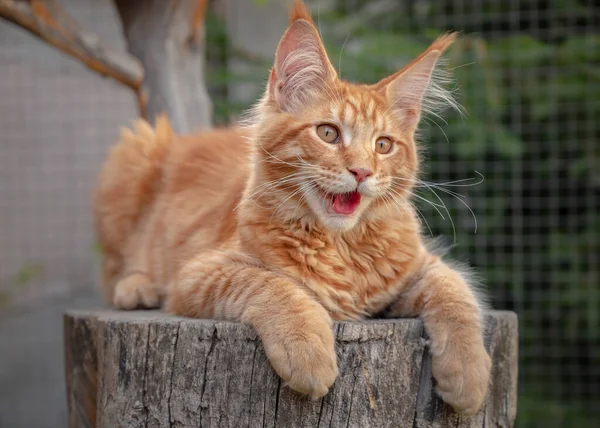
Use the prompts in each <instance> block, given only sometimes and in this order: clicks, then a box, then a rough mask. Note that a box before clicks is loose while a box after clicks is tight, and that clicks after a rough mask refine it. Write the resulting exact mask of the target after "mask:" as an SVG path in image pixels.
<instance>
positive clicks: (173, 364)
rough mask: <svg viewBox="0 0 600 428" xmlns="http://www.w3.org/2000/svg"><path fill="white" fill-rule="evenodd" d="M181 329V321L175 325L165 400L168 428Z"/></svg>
mask: <svg viewBox="0 0 600 428" xmlns="http://www.w3.org/2000/svg"><path fill="white" fill-rule="evenodd" d="M180 327H181V321H179V322H178V323H177V330H176V331H175V343H174V344H173V360H172V361H171V379H170V380H169V398H167V413H168V418H169V427H171V426H173V420H172V419H171V396H172V395H173V374H174V373H175V357H176V356H177V342H178V341H179V328H180Z"/></svg>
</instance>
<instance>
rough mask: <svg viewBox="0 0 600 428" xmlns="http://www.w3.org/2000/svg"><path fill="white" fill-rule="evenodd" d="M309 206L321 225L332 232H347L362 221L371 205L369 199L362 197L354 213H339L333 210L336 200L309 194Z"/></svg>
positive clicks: (307, 197)
mask: <svg viewBox="0 0 600 428" xmlns="http://www.w3.org/2000/svg"><path fill="white" fill-rule="evenodd" d="M306 199H307V202H308V205H309V206H310V208H311V210H312V211H313V213H314V214H315V216H316V217H317V219H318V220H319V222H320V223H322V224H323V226H324V227H325V228H327V229H329V230H332V231H342V232H343V231H346V230H350V229H352V228H353V227H354V226H356V224H357V223H358V221H359V220H360V218H361V216H362V214H363V212H364V210H365V209H366V208H367V206H368V205H369V204H370V202H371V201H370V199H371V198H369V197H365V196H362V197H361V198H359V200H360V201H359V203H358V204H357V206H356V208H355V209H354V210H352V212H348V213H339V212H336V210H335V209H334V208H333V201H334V199H333V198H332V197H331V196H329V197H324V196H322V195H320V194H314V193H313V194H309V195H307V196H306Z"/></svg>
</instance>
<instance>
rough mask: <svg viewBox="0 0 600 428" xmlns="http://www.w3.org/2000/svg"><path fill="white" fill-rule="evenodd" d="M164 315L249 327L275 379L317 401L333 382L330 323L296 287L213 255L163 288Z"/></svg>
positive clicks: (334, 364)
mask: <svg viewBox="0 0 600 428" xmlns="http://www.w3.org/2000/svg"><path fill="white" fill-rule="evenodd" d="M166 308H167V310H169V311H171V312H174V313H176V314H178V315H184V316H190V317H197V318H217V319H228V320H233V321H241V322H245V323H248V324H251V325H252V326H254V328H255V329H256V331H257V332H258V335H259V337H260V339H261V340H262V342H263V345H264V348H265V352H266V354H267V356H268V357H269V360H270V361H271V364H272V366H273V368H274V369H275V371H276V372H277V374H278V375H279V376H280V377H281V378H282V379H283V380H284V381H285V382H286V383H287V385H289V386H290V387H291V388H292V389H294V390H296V391H298V392H301V393H304V394H307V395H310V396H311V397H313V398H318V397H321V396H323V395H325V394H326V393H327V391H328V389H329V387H330V386H331V384H332V383H333V381H334V380H335V378H336V377H337V373H338V371H337V362H336V355H335V350H334V339H333V333H332V328H331V318H330V316H329V314H328V313H327V312H326V311H325V309H324V308H323V307H322V306H321V305H320V304H319V303H318V302H316V301H315V300H314V299H313V298H312V297H311V296H310V295H309V294H308V293H307V292H306V291H305V290H304V289H303V288H302V287H301V286H300V285H299V284H297V283H296V282H295V281H293V280H292V279H290V278H288V277H286V276H284V275H282V274H278V273H274V272H271V271H269V270H266V269H264V268H262V267H260V266H259V265H257V264H253V263H252V262H249V261H244V260H239V259H237V260H236V259H235V258H234V257H232V256H231V255H227V254H222V253H219V252H216V251H215V252H209V253H206V254H202V255H200V256H199V257H197V258H196V259H195V260H192V261H190V262H189V263H187V264H186V266H184V267H183V269H182V270H181V271H180V272H179V275H178V278H177V279H176V280H175V281H174V282H173V283H172V284H171V285H170V286H169V289H168V295H167V301H166Z"/></svg>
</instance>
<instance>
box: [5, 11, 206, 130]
mask: <svg viewBox="0 0 600 428" xmlns="http://www.w3.org/2000/svg"><path fill="white" fill-rule="evenodd" d="M115 4H116V6H117V10H118V12H119V15H120V17H121V22H122V24H123V32H124V35H125V37H126V39H127V42H128V46H129V50H130V52H131V53H132V54H133V56H132V55H128V54H127V53H125V52H118V51H114V50H112V49H109V48H108V47H106V46H104V45H103V44H102V43H101V41H100V40H99V38H98V37H97V36H95V35H94V34H91V33H89V32H86V31H84V30H83V29H82V28H80V27H79V25H78V24H77V22H76V21H75V20H73V19H72V18H71V17H70V16H69V14H68V11H67V10H65V9H63V8H62V7H61V5H60V2H59V1H57V0H0V18H4V19H6V20H7V21H9V22H11V23H13V24H15V25H17V26H19V27H21V28H24V29H25V30H27V31H29V32H30V33H32V34H34V35H35V36H37V37H39V38H40V39H42V40H43V41H45V42H46V43H48V44H50V45H52V46H54V47H55V48H57V49H59V50H61V51H63V52H65V53H66V54H68V55H70V56H71V57H73V58H74V59H76V60H78V61H80V62H81V63H83V64H84V65H85V66H87V67H88V68H90V69H91V70H93V71H95V72H97V73H100V74H101V75H103V76H107V77H111V78H113V79H115V80H117V81H118V82H120V83H122V84H124V85H126V86H128V87H129V88H131V89H132V90H133V91H134V92H135V93H136V96H137V98H138V103H139V109H140V114H141V116H142V117H145V118H146V119H148V120H150V121H151V122H152V121H154V118H155V117H156V115H157V114H160V113H167V115H168V116H169V119H170V120H171V123H172V126H173V128H174V129H175V130H176V131H177V132H180V133H189V132H192V131H195V130H197V129H200V128H206V127H210V126H211V122H212V104H211V101H210V98H209V96H208V93H207V90H206V87H205V84H204V55H205V38H204V15H205V12H206V7H207V4H208V0H177V1H175V0H171V1H167V0H143V1H142V0H115ZM136 57H137V59H136ZM138 60H139V61H138ZM140 63H141V64H140Z"/></svg>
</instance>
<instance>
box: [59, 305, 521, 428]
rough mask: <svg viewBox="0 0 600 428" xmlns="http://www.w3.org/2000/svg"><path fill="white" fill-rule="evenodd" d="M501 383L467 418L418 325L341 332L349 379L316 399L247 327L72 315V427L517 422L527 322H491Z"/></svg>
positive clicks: (491, 316) (343, 373) (348, 326)
mask: <svg viewBox="0 0 600 428" xmlns="http://www.w3.org/2000/svg"><path fill="white" fill-rule="evenodd" d="M485 322H486V327H485V337H486V341H485V342H486V346H487V349H488V352H489V353H490V356H491V357H492V361H493V374H492V385H491V387H490V391H489V394H488V397H487V400H486V403H485V406H484V407H483V408H482V409H481V411H480V412H479V413H478V414H477V415H475V416H474V417H472V418H463V417H459V416H458V415H457V414H455V413H454V412H452V410H451V408H450V407H449V406H447V405H446V404H444V403H443V402H442V401H441V400H440V399H439V398H438V397H437V396H436V395H435V394H434V392H433V385H434V381H433V379H432V376H431V359H430V356H429V352H428V351H427V346H426V334H425V332H424V328H423V324H422V322H421V321H420V320H418V319H394V320H380V319H377V320H368V321H362V322H339V323H336V324H335V325H334V329H335V334H336V338H337V358H338V364H339V368H340V375H339V377H338V379H337V380H336V381H335V383H334V385H333V387H332V389H331V390H330V392H329V393H328V394H327V395H326V396H325V397H324V398H322V399H320V400H316V401H311V400H310V399H308V398H305V397H303V396H301V395H299V394H296V393H295V392H293V391H291V390H290V389H289V388H287V387H285V386H284V385H283V384H282V382H281V380H280V378H279V377H278V376H277V375H276V374H275V372H274V371H273V370H272V369H271V366H270V364H269V361H268V360H267V357H266V355H265V353H264V351H263V348H262V345H261V342H260V340H259V339H258V337H257V335H256V333H255V331H254V330H253V329H252V328H251V327H250V326H247V325H243V324H238V323H232V322H223V321H213V320H196V319H187V318H178V317H173V316H170V315H167V314H164V313H161V312H155V311H135V312H118V311H109V310H107V311H72V312H68V313H67V314H66V315H65V358H66V376H67V396H68V397H67V399H68V404H69V417H70V419H69V420H70V426H71V427H105V428H116V427H231V428H241V427H285V428H292V427H311V428H312V427H357V428H365V427H407V428H420V427H512V426H513V424H514V420H515V415H516V401H517V330H518V325H517V317H516V315H515V314H514V313H511V312H498V311H492V312H489V313H488V314H486V315H485Z"/></svg>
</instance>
